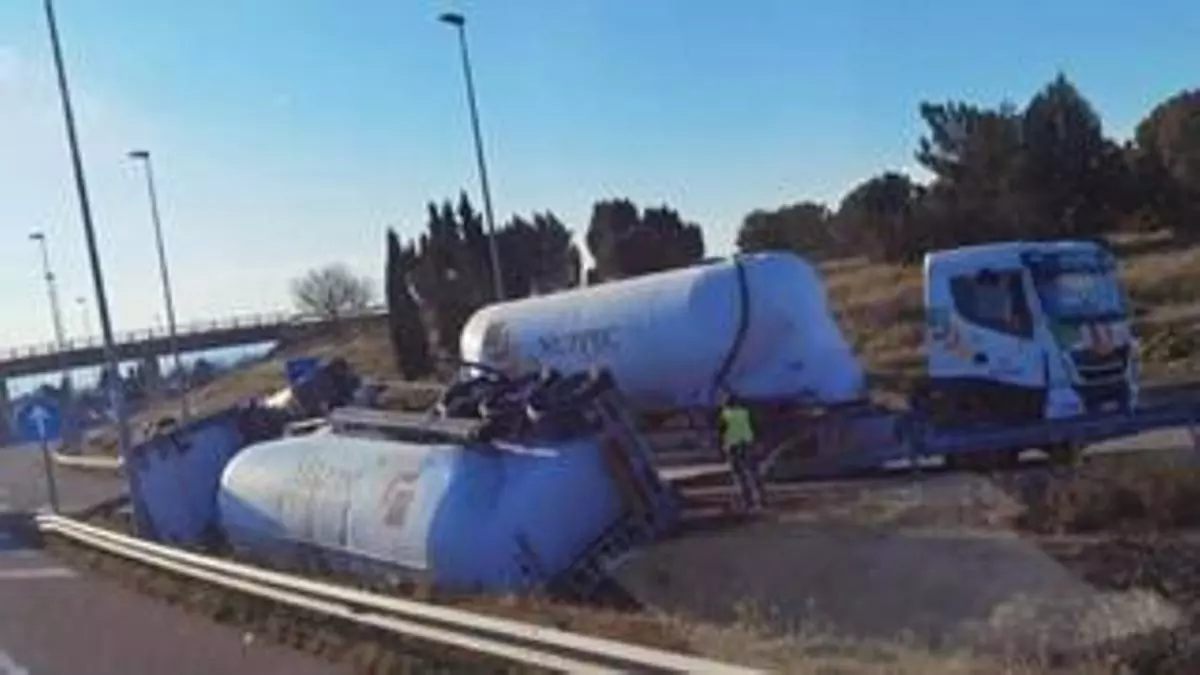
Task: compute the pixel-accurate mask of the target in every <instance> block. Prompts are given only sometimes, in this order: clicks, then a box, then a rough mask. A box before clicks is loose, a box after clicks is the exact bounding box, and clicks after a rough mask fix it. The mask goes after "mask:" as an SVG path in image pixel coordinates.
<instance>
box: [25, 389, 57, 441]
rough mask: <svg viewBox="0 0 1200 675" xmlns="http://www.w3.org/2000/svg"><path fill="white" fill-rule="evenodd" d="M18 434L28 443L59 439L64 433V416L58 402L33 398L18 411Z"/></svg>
mask: <svg viewBox="0 0 1200 675" xmlns="http://www.w3.org/2000/svg"><path fill="white" fill-rule="evenodd" d="M16 419H17V433H19V434H20V435H21V437H22V438H24V439H25V440H27V441H45V440H49V439H51V438H57V437H58V435H59V434H60V433H61V432H62V414H61V412H60V411H59V409H58V402H57V401H54V400H52V399H48V398H42V397H37V398H32V399H30V400H28V401H25V402H24V403H23V404H21V407H20V408H18V409H17V415H16Z"/></svg>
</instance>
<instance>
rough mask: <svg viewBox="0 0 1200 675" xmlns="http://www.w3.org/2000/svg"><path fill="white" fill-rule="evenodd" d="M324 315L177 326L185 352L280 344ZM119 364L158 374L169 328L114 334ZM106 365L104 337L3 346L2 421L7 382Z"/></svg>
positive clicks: (324, 323) (377, 310) (381, 311)
mask: <svg viewBox="0 0 1200 675" xmlns="http://www.w3.org/2000/svg"><path fill="white" fill-rule="evenodd" d="M386 314H387V309H386V308H381V307H372V308H369V309H367V310H365V311H363V312H359V313H356V314H354V315H350V316H345V317H340V318H339V319H338V321H337V323H341V324H342V325H346V324H355V323H361V322H364V321H371V320H373V319H376V318H378V317H381V316H384V315H386ZM334 323H335V322H334V321H333V320H330V319H328V318H325V317H317V316H312V315H304V314H295V313H287V312H276V313H267V314H249V315H239V316H232V317H225V318H223V319H217V320H211V321H196V322H191V323H187V324H180V325H179V326H176V329H175V333H176V336H177V339H178V341H179V351H180V352H182V353H187V352H198V351H206V350H210V349H221V348H224V347H238V346H242V345H250V344H258V343H263V342H276V341H279V340H283V339H288V338H295V337H298V336H301V335H303V334H304V333H306V332H310V331H314V330H321V329H323V328H329V327H331V326H332V325H333V324H334ZM113 342H114V346H115V347H116V350H117V358H118V360H120V361H140V362H141V363H143V364H144V367H146V368H148V369H149V372H151V373H157V372H158V359H159V357H162V356H164V355H167V354H169V353H170V350H171V340H170V336H169V335H168V334H167V330H166V329H165V328H151V329H147V330H139V331H129V332H123V333H118V334H116V335H114V336H113ZM103 363H104V341H103V340H102V339H101V338H99V337H87V338H80V339H75V340H68V341H66V343H65V344H64V345H63V349H61V350H60V349H59V348H58V345H57V344H55V343H44V344H36V345H27V346H24V347H13V348H8V349H4V348H0V419H8V418H9V417H10V415H9V412H10V407H11V406H10V404H9V395H8V380H10V379H12V378H16V377H25V376H29V375H39V374H42V373H54V372H57V371H60V370H62V369H63V368H70V369H73V368H85V367H88V366H98V365H101V364H103Z"/></svg>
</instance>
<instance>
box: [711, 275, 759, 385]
mask: <svg viewBox="0 0 1200 675" xmlns="http://www.w3.org/2000/svg"><path fill="white" fill-rule="evenodd" d="M733 266H734V269H735V270H737V280H738V327H737V333H735V334H734V336H733V344H731V345H730V346H729V351H728V352H726V354H725V359H724V360H723V361H722V362H721V367H720V368H719V369H718V370H717V374H716V376H715V377H714V378H713V392H714V393H715V392H717V391H720V389H721V387H722V386H723V385H724V384H725V380H726V378H728V377H729V371H730V370H731V369H732V368H733V363H734V361H736V360H737V357H738V355H739V354H741V351H742V343H743V342H745V341H746V331H747V330H749V328H750V288H749V285H748V284H747V282H746V268H745V267H744V266H743V265H742V260H741V256H734V257H733Z"/></svg>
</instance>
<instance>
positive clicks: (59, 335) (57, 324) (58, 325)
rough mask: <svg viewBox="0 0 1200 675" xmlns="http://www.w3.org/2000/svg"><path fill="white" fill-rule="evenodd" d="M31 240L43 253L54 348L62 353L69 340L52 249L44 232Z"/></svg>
mask: <svg viewBox="0 0 1200 675" xmlns="http://www.w3.org/2000/svg"><path fill="white" fill-rule="evenodd" d="M29 238H30V239H31V240H33V241H36V242H37V243H38V247H39V248H40V249H41V251H42V274H43V276H44V277H45V279H46V294H47V296H49V298H50V315H51V318H52V319H53V321H54V346H55V348H56V349H58V351H59V352H60V353H61V352H62V351H63V349H64V348H65V347H66V343H67V340H66V336H65V334H64V331H63V322H62V312H61V310H60V308H59V305H58V289H57V288H55V286H54V271H53V270H51V269H50V247H49V245H48V244H47V243H46V234H45V233H44V232H33V233H30V235H29ZM64 376H65V373H64Z"/></svg>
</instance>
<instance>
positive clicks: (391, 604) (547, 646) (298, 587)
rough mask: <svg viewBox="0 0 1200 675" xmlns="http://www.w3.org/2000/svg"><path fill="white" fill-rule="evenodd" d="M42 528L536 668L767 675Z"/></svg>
mask: <svg viewBox="0 0 1200 675" xmlns="http://www.w3.org/2000/svg"><path fill="white" fill-rule="evenodd" d="M35 522H36V523H37V526H38V529H39V530H40V531H42V532H43V533H52V534H57V535H59V536H63V537H66V538H68V539H71V540H73V541H75V542H78V543H80V544H83V545H85V546H88V547H91V548H94V549H98V550H101V551H104V552H106V553H109V554H112V555H116V556H120V557H122V558H126V559H128V560H131V561H133V562H137V563H141V564H145V565H149V566H152V567H156V568H159V569H162V570H165V571H168V572H171V573H174V574H179V575H181V576H185V577H188V578H190V579H193V580H197V581H201V582H204V583H208V584H213V585H216V586H221V587H223V588H227V589H230V590H233V591H236V592H240V593H245V594H248V595H254V596H257V597H260V598H264V599H267V600H271V601H274V602H279V603H282V604H286V605H290V606H292V607H297V608H300V609H304V610H307V611H311V612H316V613H319V614H323V615H326V616H330V617H335V618H338V619H342V620H345V621H349V622H352V623H356V624H359V625H363V626H371V627H374V628H380V629H383V630H386V631H389V632H393V633H396V634H399V635H404V636H407V637H410V638H415V639H418V640H421V641H425V642H429V643H433V644H437V645H441V646H444V647H451V648H456V649H461V650H466V651H469V652H472V653H475V654H481V655H487V656H491V657H496V658H500V659H504V660H507V661H511V662H515V663H520V664H524V665H528V666H534V667H539V668H545V669H549V670H555V671H560V672H569V673H628V672H648V673H711V674H713V675H720V674H724V673H728V674H729V675H734V674H737V673H747V674H748V673H760V672H764V671H760V670H756V669H752V668H747V667H743V666H737V665H731V664H727V663H721V662H718V661H711V660H708V659H704V658H699V657H694V656H687V655H684V654H677V653H673V652H667V651H663V650H658V649H651V648H648V647H642V646H639V645H631V644H626V643H623V642H617V641H615V640H608V639H604V638H596V637H590V636H585V635H580V634H578V633H571V632H568V631H564V630H560V629H557V628H548V627H544V626H537V625H533V624H527V623H522V622H519V621H512V620H509V619H500V618H497V617H493V616H487V615H482V614H475V613H472V612H465V611H462V610H458V609H453V608H449V607H440V606H437V605H432V604H428V603H422V602H415V601H412V600H403V599H400V598H393V597H388V596H385V595H380V594H377V593H368V592H366V591H361V590H357V589H354V588H349V587H346V586H338V585H334V584H329V583H325V582H321V581H316V580H313V579H306V578H304V577H299V576H295V575H292V574H284V573H281V572H273V571H270V570H265V569H261V568H257V567H253V566H250V565H244V564H240V563H234V562H230V561H227V560H221V559H218V558H213V557H209V556H203V555H198V554H195V553H190V552H187V551H181V550H178V549H174V548H170V547H167V546H162V545H159V544H154V543H151V542H148V541H144V540H141V539H137V538H134V537H130V536H127V535H123V534H118V533H116V532H112V531H111V530H105V529H103V528H99V527H96V526H93V525H88V524H86V523H83V522H80V521H77V520H74V519H71V518H66V517H63V516H58V515H53V514H39V515H38V516H37V517H36V518H35Z"/></svg>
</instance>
